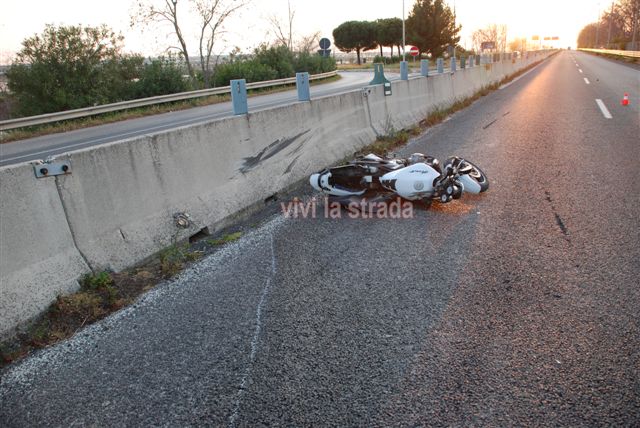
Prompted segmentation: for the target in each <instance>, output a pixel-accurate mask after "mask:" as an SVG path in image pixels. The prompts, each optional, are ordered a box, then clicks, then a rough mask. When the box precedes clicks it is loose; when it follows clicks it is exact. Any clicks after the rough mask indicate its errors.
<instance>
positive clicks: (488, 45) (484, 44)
mask: <svg viewBox="0 0 640 428" xmlns="http://www.w3.org/2000/svg"><path fill="white" fill-rule="evenodd" d="M495 48H496V42H482V43H481V44H480V49H482V50H485V49H495Z"/></svg>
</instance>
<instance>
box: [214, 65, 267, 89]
mask: <svg viewBox="0 0 640 428" xmlns="http://www.w3.org/2000/svg"><path fill="white" fill-rule="evenodd" d="M277 75H278V74H277V72H276V71H275V70H273V69H272V68H270V67H269V66H267V65H264V64H260V63H259V62H257V61H255V60H248V61H238V62H230V63H226V64H220V65H218V67H216V72H215V75H214V79H213V80H214V82H215V86H228V85H229V81H230V80H233V79H246V80H247V82H260V81H264V80H273V79H276V78H277Z"/></svg>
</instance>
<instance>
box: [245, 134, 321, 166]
mask: <svg viewBox="0 0 640 428" xmlns="http://www.w3.org/2000/svg"><path fill="white" fill-rule="evenodd" d="M309 131H311V130H310V129H307V130H306V131H303V132H301V133H299V134H297V135H294V136H293V137H290V138H280V139H278V140H276V141H274V142H273V143H271V144H269V145H268V146H267V147H265V148H264V149H262V150H261V151H260V152H259V153H258V154H257V155H255V156H249V157H246V158H244V159H243V160H244V164H243V165H242V167H241V168H240V172H241V173H243V174H244V173H246V172H249V171H251V170H252V169H253V168H255V167H256V166H258V165H259V164H260V163H261V162H262V161H265V160H267V159H270V158H272V157H274V156H275V155H277V154H278V153H280V152H281V151H283V150H284V149H286V148H287V147H289V146H290V145H291V144H293V143H294V142H295V141H296V140H297V139H298V138H300V137H302V136H303V135H304V134H306V133H308V132H309ZM302 144H304V143H302ZM302 144H301V145H300V146H302ZM299 149H300V147H299V148H298V149H297V150H299Z"/></svg>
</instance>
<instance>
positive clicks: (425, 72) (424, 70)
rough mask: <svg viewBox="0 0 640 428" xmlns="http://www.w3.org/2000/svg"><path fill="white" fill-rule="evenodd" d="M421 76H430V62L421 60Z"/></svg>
mask: <svg viewBox="0 0 640 428" xmlns="http://www.w3.org/2000/svg"><path fill="white" fill-rule="evenodd" d="M420 74H421V75H423V76H424V77H427V76H429V60H428V59H423V60H420Z"/></svg>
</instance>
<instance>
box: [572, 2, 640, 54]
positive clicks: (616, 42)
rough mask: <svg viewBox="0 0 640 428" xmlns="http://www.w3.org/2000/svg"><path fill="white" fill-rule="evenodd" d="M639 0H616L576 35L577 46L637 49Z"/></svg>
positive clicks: (638, 43) (638, 42)
mask: <svg viewBox="0 0 640 428" xmlns="http://www.w3.org/2000/svg"><path fill="white" fill-rule="evenodd" d="M639 20H640V0H618V1H616V2H615V3H612V6H611V8H610V9H607V10H604V11H603V12H602V14H601V15H600V17H599V19H598V20H597V21H596V22H592V23H590V24H587V25H586V26H584V27H583V28H582V30H581V31H580V34H579V35H578V47H579V48H607V49H621V50H625V49H626V48H627V45H630V49H631V50H639V47H640V41H639V40H638V31H639V30H640V29H639V28H638V25H639Z"/></svg>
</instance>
